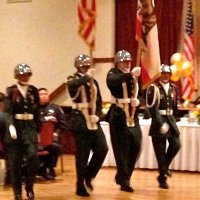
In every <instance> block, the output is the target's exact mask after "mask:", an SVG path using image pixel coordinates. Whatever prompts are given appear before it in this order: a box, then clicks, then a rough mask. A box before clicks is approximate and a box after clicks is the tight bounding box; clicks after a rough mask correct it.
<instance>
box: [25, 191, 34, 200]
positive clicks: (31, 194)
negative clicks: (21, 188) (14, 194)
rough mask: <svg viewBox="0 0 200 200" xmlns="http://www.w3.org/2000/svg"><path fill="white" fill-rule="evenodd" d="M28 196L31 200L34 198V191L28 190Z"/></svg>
mask: <svg viewBox="0 0 200 200" xmlns="http://www.w3.org/2000/svg"><path fill="white" fill-rule="evenodd" d="M26 196H27V198H28V199H29V200H34V192H33V191H27V193H26Z"/></svg>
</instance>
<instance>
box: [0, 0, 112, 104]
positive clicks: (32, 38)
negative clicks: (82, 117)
mask: <svg viewBox="0 0 200 200" xmlns="http://www.w3.org/2000/svg"><path fill="white" fill-rule="evenodd" d="M96 2H97V30H96V31H97V32H96V50H95V51H94V57H112V56H113V54H114V16H115V14H114V0H106V1H105V0H97V1H96ZM77 3H78V0H32V2H30V3H7V2H6V0H1V1H0V75H1V80H0V83H1V84H0V91H5V88H6V87H7V86H8V85H10V84H13V83H15V82H16V80H15V79H14V78H13V69H14V67H15V65H17V64H18V63H20V62H25V63H27V64H29V65H30V66H31V68H32V70H33V76H32V78H31V83H32V84H34V85H35V86H37V87H47V88H48V89H49V90H50V91H53V90H55V88H57V87H58V86H59V85H60V84H61V83H63V82H64V81H65V79H66V76H68V75H69V74H71V73H73V72H74V70H75V69H74V67H73V61H74V57H75V56H76V55H77V54H79V53H85V54H89V49H88V47H87V46H86V45H85V43H84V42H83V40H82V39H81V38H80V37H79V35H78V34H77V29H78V17H77ZM110 66H111V64H104V65H97V72H96V78H97V80H99V83H100V88H101V91H102V96H103V100H104V101H108V100H109V99H110V93H109V91H108V90H107V88H106V85H105V76H106V73H107V71H108V69H109V67H110ZM57 102H58V103H59V104H67V102H68V101H66V95H65V94H63V95H61V97H60V98H59V99H58V100H57Z"/></svg>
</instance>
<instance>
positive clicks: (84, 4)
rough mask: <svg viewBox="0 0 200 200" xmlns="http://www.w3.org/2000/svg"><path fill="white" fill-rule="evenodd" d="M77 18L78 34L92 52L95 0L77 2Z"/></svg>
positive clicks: (93, 46)
mask: <svg viewBox="0 0 200 200" xmlns="http://www.w3.org/2000/svg"><path fill="white" fill-rule="evenodd" d="M78 17H79V23H80V24H79V28H78V33H79V35H80V36H81V37H82V38H83V40H84V41H85V42H86V44H87V45H88V46H89V47H90V49H92V50H93V49H94V48H95V30H96V0H79V2H78Z"/></svg>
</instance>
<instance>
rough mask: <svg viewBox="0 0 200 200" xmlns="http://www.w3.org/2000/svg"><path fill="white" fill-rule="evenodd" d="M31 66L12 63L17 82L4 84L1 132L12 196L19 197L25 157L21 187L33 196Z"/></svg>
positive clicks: (35, 126)
mask: <svg viewBox="0 0 200 200" xmlns="http://www.w3.org/2000/svg"><path fill="white" fill-rule="evenodd" d="M31 75H32V71H31V68H30V67H29V66H28V65H27V64H25V63H21V64H19V65H17V66H16V67H15V70H14V76H15V78H16V79H17V83H16V84H14V85H12V86H10V87H8V88H7V94H6V95H7V97H8V100H9V106H8V109H7V113H8V115H9V121H10V126H9V134H7V135H6V136H5V143H6V147H7V151H8V152H7V153H8V160H9V165H10V172H11V184H12V188H13V192H14V195H15V200H21V199H22V168H21V167H22V163H23V160H24V158H25V159H26V165H27V173H26V177H25V190H26V195H27V198H28V199H31V200H33V199H34V191H33V185H34V179H35V175H36V171H37V141H38V135H37V133H38V132H39V95H38V90H37V88H36V87H34V86H33V85H29V83H28V82H29V79H30V77H31Z"/></svg>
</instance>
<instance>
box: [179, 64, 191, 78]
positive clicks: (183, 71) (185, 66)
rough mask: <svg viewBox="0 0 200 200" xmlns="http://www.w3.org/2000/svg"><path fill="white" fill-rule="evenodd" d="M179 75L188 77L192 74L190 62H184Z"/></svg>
mask: <svg viewBox="0 0 200 200" xmlns="http://www.w3.org/2000/svg"><path fill="white" fill-rule="evenodd" d="M181 74H182V76H185V77H187V76H190V75H191V74H192V62H190V61H185V62H184V63H183V64H182V69H181Z"/></svg>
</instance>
